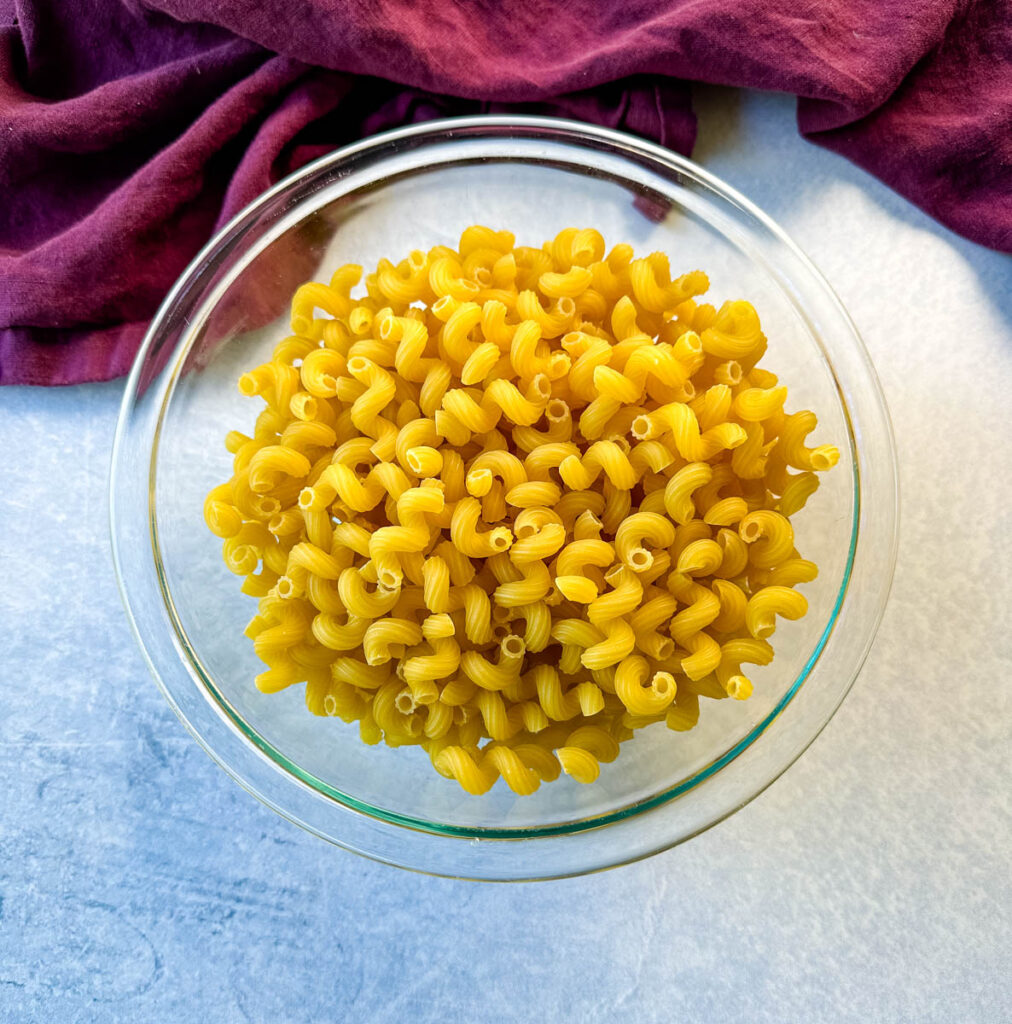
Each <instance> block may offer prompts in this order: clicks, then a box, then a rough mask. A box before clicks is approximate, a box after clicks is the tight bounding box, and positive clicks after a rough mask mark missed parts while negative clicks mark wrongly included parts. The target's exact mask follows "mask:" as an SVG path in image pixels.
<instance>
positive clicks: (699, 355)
mask: <svg viewBox="0 0 1012 1024" xmlns="http://www.w3.org/2000/svg"><path fill="white" fill-rule="evenodd" d="M360 283H361V284H363V285H364V288H360V287H359V285H360ZM708 286H709V282H708V280H707V278H706V275H705V274H704V273H703V272H702V271H698V270H695V271H691V272H690V273H687V274H683V275H682V276H680V277H676V278H672V276H671V272H670V268H669V264H668V259H667V257H666V256H664V255H663V254H660V253H653V254H651V255H649V256H646V257H645V258H640V259H637V258H635V257H634V253H633V250H632V249H631V248H630V247H629V246H628V245H617V246H615V247H614V248H613V249H611V250H610V251H607V250H606V247H605V241H604V239H603V238H602V237H601V235H600V234H599V233H598V232H597V231H594V230H593V229H580V230H578V229H575V228H570V229H567V230H565V231H562V232H561V233H560V234H559V235H558V236H557V237H556V238H554V239H552V240H551V241H549V242H546V243H545V244H544V245H543V246H541V247H540V248H532V247H528V246H517V245H516V244H515V239H514V237H513V235H512V234H510V233H509V232H508V231H495V230H492V229H490V228H486V227H480V226H475V227H471V228H468V229H467V230H466V231H465V232H464V233H463V235H462V236H461V239H460V243H459V246H458V248H457V249H451V248H449V247H446V246H436V247H435V248H433V249H430V250H429V251H428V252H423V251H421V250H415V251H413V252H411V253H409V254H408V256H407V257H406V258H405V259H403V260H401V261H400V262H399V263H396V264H394V263H391V262H390V261H388V260H382V261H381V262H380V264H379V266H378V267H377V268H376V270H375V272H373V273H371V274H368V275H366V276H365V278H364V281H363V279H362V268H361V267H358V266H343V267H340V268H338V269H337V271H336V272H335V273H334V275H333V277H332V278H331V280H330V283H329V284H322V283H317V282H313V283H309V284H305V285H303V286H302V287H301V288H299V290H298V291H297V292H296V294H295V297H294V299H293V301H292V318H291V327H292V335H291V336H290V337H288V338H286V339H285V340H283V341H282V342H281V343H280V344H279V345H278V346H277V347H276V349H275V350H274V354H273V358H272V359H271V361H270V362H268V363H265V364H263V365H262V366H258V367H255V368H254V369H252V370H250V371H249V372H248V373H245V374H243V376H242V377H241V378H240V380H239V388H240V390H241V391H242V393H243V394H245V395H248V396H259V397H260V398H261V399H262V400H263V401H264V403H265V408H264V409H263V410H262V411H261V412H260V414H259V416H258V417H257V420H256V424H255V426H254V429H253V431H252V434H251V435H245V434H242V433H240V432H238V431H232V432H230V433H229V435H228V437H227V439H226V447H227V448H228V450H229V451H230V452H231V453H232V455H233V457H234V461H233V475H232V478H231V480H229V481H228V482H227V483H224V484H221V485H220V486H218V487H215V488H214V489H213V490H212V491H211V492H210V494H208V496H207V499H206V501H205V504H204V517H205V519H206V521H207V525H208V527H209V528H210V529H211V531H212V532H213V533H215V534H216V535H217V536H218V537H220V538H222V540H223V542H224V559H225V563H226V565H227V566H228V568H229V569H230V570H231V571H232V572H234V573H236V574H238V575H241V576H243V577H244V578H245V580H244V583H243V588H242V589H243V591H244V592H245V593H247V594H249V595H251V596H253V597H255V598H257V599H258V611H257V614H256V615H255V616H254V617H253V619H252V621H251V622H250V624H249V626H248V628H247V630H246V635H247V636H248V637H249V638H250V639H251V641H252V642H253V645H254V648H255V650H256V653H257V655H258V656H259V657H260V658H261V659H262V660H263V662H264V664H265V666H266V667H265V670H264V671H263V672H262V673H261V674H260V675H259V676H257V679H256V684H257V686H258V687H259V688H260V689H261V690H263V691H265V692H274V691H277V690H280V689H283V688H285V687H288V686H293V685H296V684H302V683H304V684H305V692H306V703H307V705H308V707H309V710H310V711H311V712H313V713H314V714H317V715H333V716H337V717H339V718H342V719H344V720H345V721H347V722H352V721H357V722H358V723H359V730H360V733H361V737H362V739H363V740H364V741H365V742H366V743H370V744H373V743H378V742H380V741H381V740H382V741H385V742H386V743H388V744H390V745H393V746H398V745H402V744H415V745H419V746H421V747H423V748H424V749H425V750H426V751H427V752H428V754H429V756H430V758H431V760H432V763H433V765H434V766H435V769H436V771H438V772H439V773H440V774H442V775H444V776H446V777H448V778H452V779H456V781H457V782H459V783H460V785H461V786H462V787H463V788H464V789H465V790H467V791H468V792H469V793H484V792H485V791H486V790H488V789H489V788H490V787H491V786H493V785H494V784H495V782H496V781H497V780H498V779H499V778H500V777H502V778H503V779H504V780H505V782H506V784H507V785H508V786H509V787H510V788H511V789H512V790H514V792H516V793H518V794H527V793H532V792H533V791H534V790H536V789H537V788H538V787H539V785H540V784H541V783H542V782H544V781H551V780H554V779H556V778H558V776H559V775H560V773H561V772H566V773H567V774H568V775H570V776H572V777H573V778H574V779H576V780H578V781H579V782H592V781H594V779H596V778H597V777H598V774H599V772H600V765H601V763H602V762H610V761H613V760H614V759H615V758H616V757H617V756H618V753H619V744H620V743H621V742H622V741H624V740H626V739H628V738H629V737H630V736H632V735H633V732H634V730H636V729H639V728H642V727H644V726H646V725H650V724H652V723H661V722H663V723H666V725H667V726H668V728H670V729H673V730H676V731H684V730H687V729H691V728H692V727H693V726H694V725H695V723H696V721H697V720H698V716H699V698H700V697H706V698H710V699H719V698H721V697H732V698H735V699H737V700H744V699H745V698H747V697H748V696H749V695H750V694H751V692H752V682H751V680H750V679H749V677H748V674H747V670H746V668H745V666H747V665H765V664H768V663H769V661H770V660H771V659H772V657H773V648H772V647H771V646H770V643H769V637H770V636H771V634H772V633H773V632H774V630H775V629H776V627H777V624H778V621H779V620H780V619H796V618H799V617H800V616H802V615H804V614H805V611H806V608H807V604H806V601H805V598H804V597H803V596H802V595H801V594H800V593H799V592H798V590H797V589H795V588H796V587H797V586H798V585H799V584H804V583H807V582H809V581H810V580H812V579H814V577H815V575H816V571H817V570H816V566H815V565H814V564H813V563H812V562H810V561H806V560H805V559H803V558H802V557H801V556H800V555H799V553H798V552H797V550H795V546H794V531H793V529H792V527H791V522H790V517H791V516H792V515H793V514H794V513H796V512H798V511H799V510H800V509H801V508H802V507H803V506H804V504H805V502H806V501H807V500H808V499H809V498H810V497H811V495H812V494H813V493H814V492H815V490H816V488H817V487H818V476H817V474H818V473H819V472H822V471H825V470H828V469H830V468H831V467H832V466H834V465H835V464H836V462H837V460H838V458H839V453H838V451H837V449H836V448H835V447H833V446H832V445H826V444H820V445H816V446H815V447H809V445H808V443H807V442H808V437H809V435H810V434H811V433H812V431H813V430H814V429H815V427H816V418H815V415H814V414H813V413H811V412H808V411H801V412H793V413H789V412H787V411H786V409H785V405H786V401H787V397H788V396H787V388H786V387H784V386H783V385H781V384H779V382H778V381H777V378H776V377H775V376H774V375H773V374H772V373H770V372H769V371H768V370H766V369H763V368H760V367H759V366H758V365H757V364H758V362H759V360H760V359H761V357H762V355H763V353H764V352H765V349H766V339H765V337H764V335H763V333H762V330H761V329H760V325H759V318H758V316H757V314H756V311H755V310H754V309H753V308H752V306H751V305H750V304H749V303H747V302H743V301H731V302H725V303H724V304H723V305H722V306H720V307H719V308H715V307H714V306H712V305H709V304H707V303H704V302H702V301H701V299H700V296H701V295H702V294H703V293H704V292H705V291H706V289H707V288H708ZM356 290H358V294H357V295H356V296H353V295H352V292H353V291H356Z"/></svg>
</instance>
